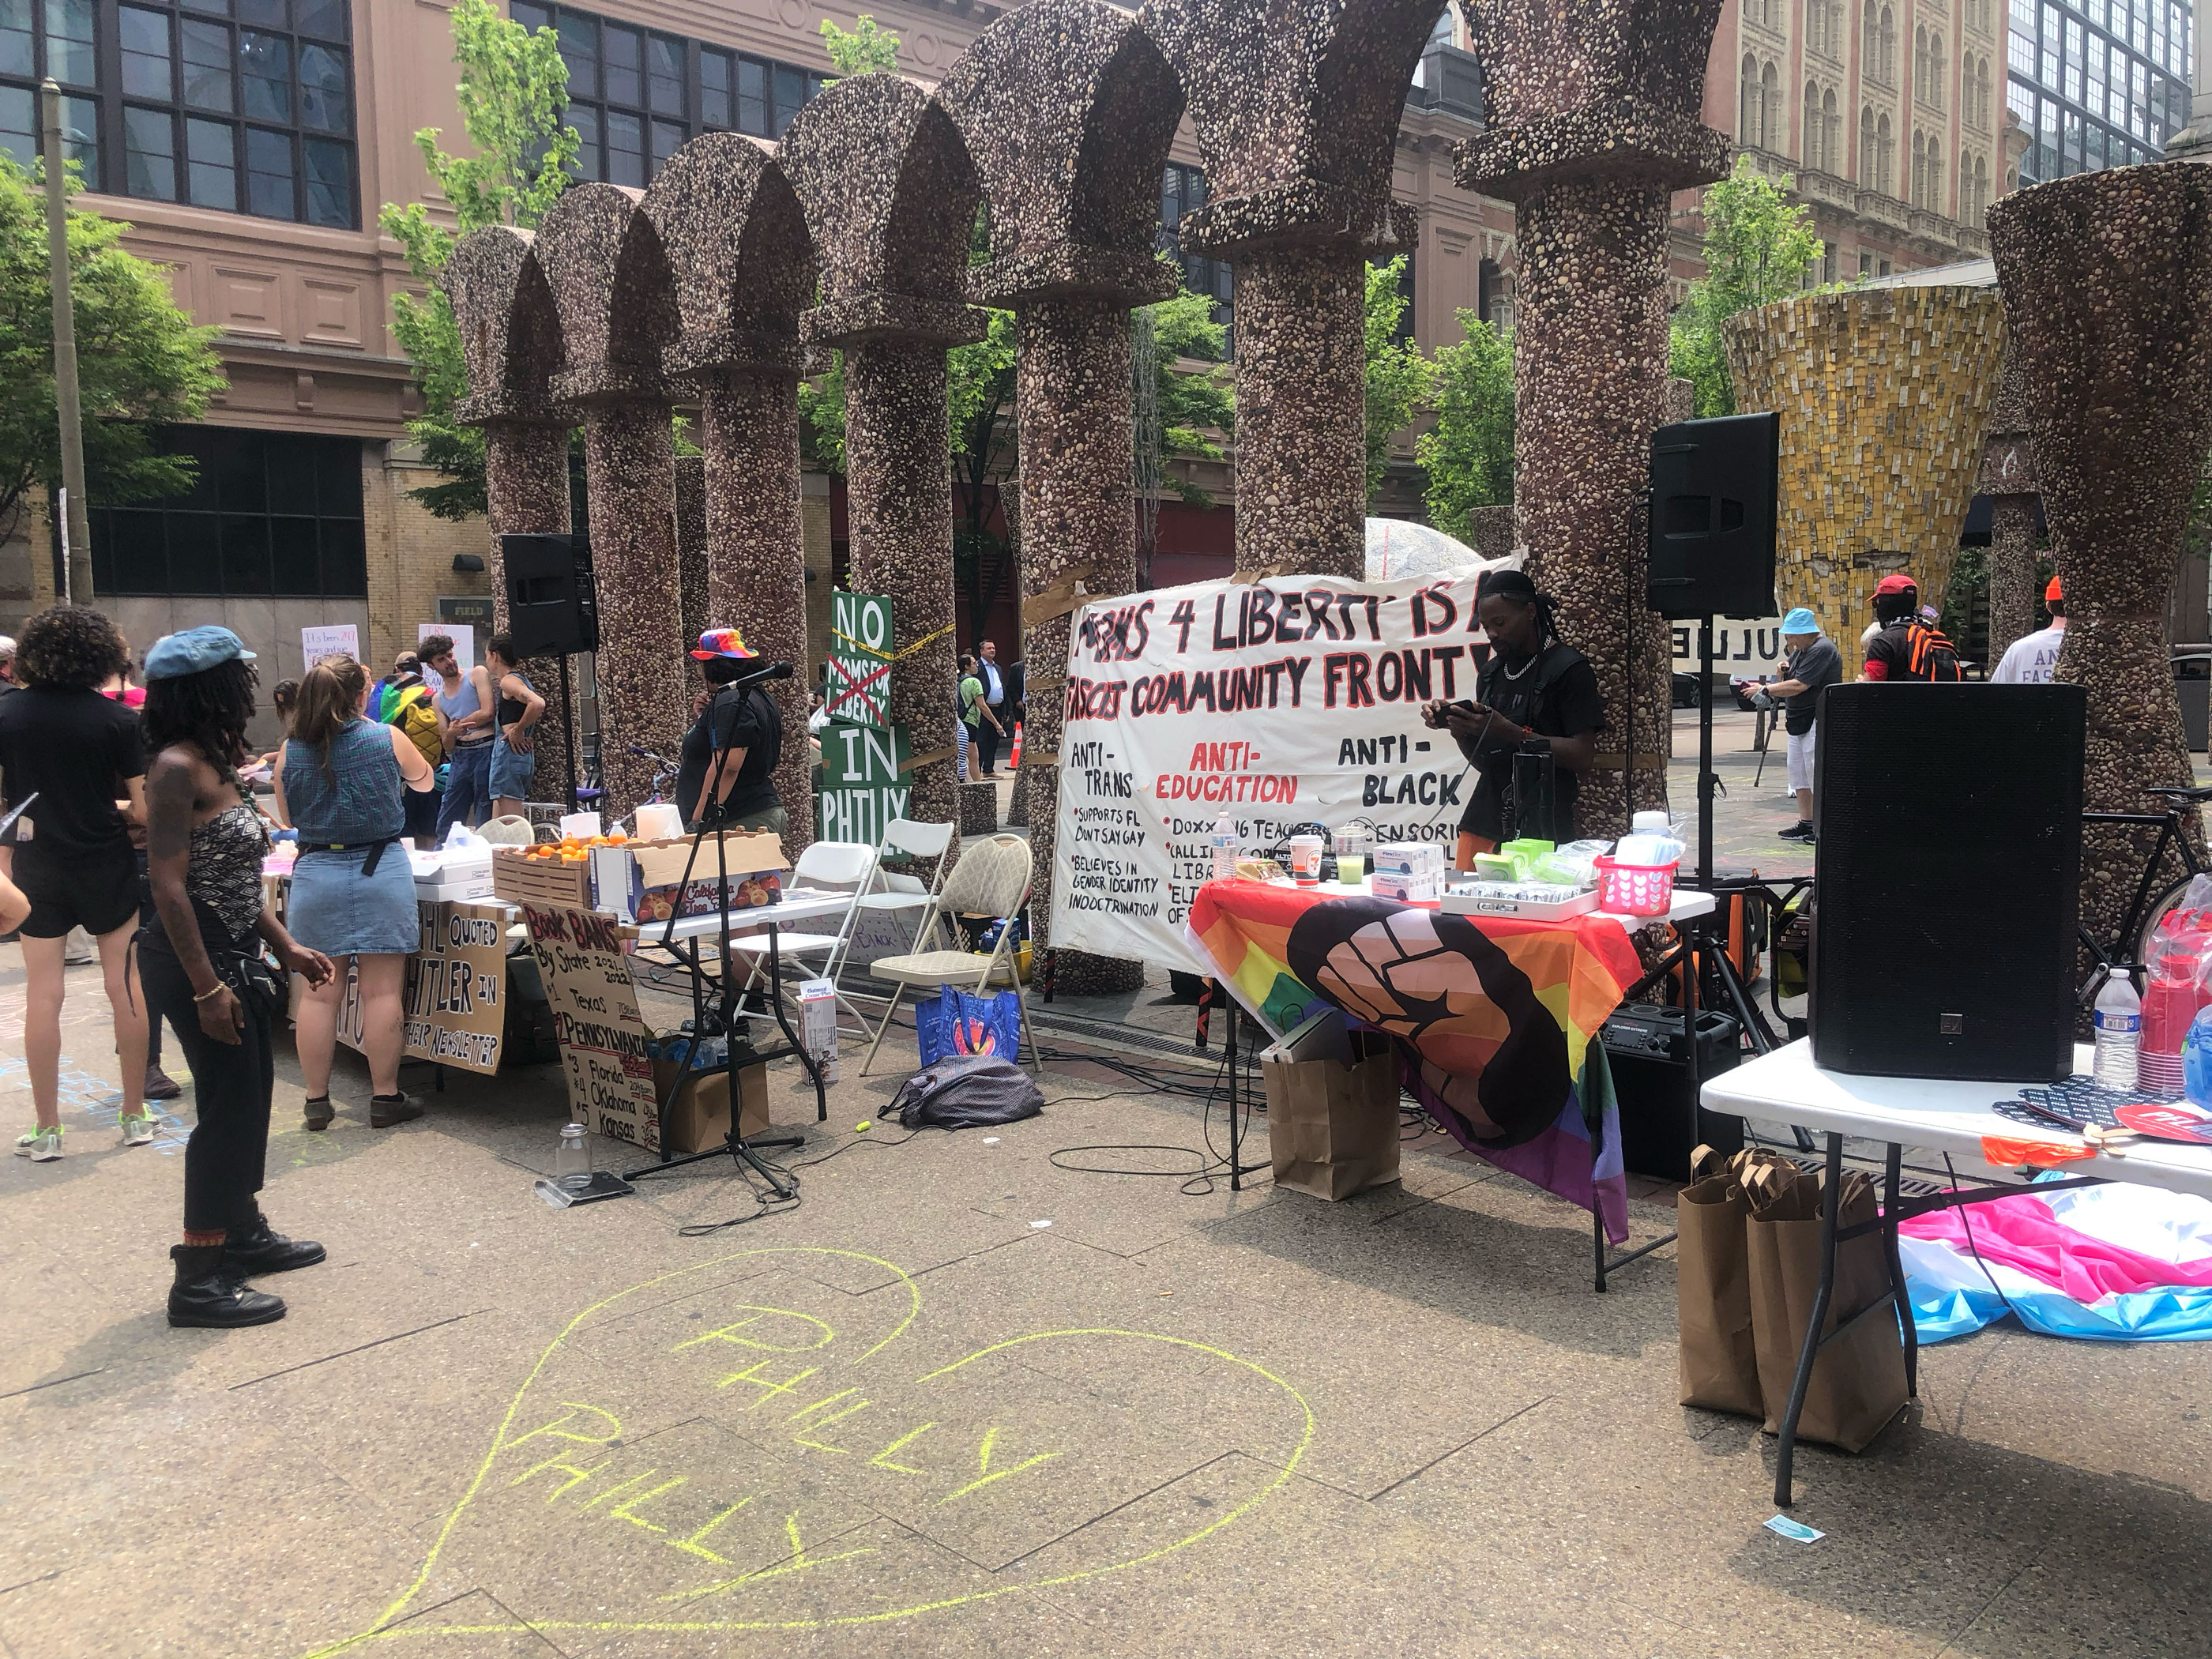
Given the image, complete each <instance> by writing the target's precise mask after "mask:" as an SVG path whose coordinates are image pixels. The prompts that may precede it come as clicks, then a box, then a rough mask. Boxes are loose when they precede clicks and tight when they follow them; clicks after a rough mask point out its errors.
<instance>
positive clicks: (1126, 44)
mask: <svg viewBox="0 0 2212 1659" xmlns="http://www.w3.org/2000/svg"><path fill="white" fill-rule="evenodd" d="M937 102H938V104H939V106H941V107H942V108H943V109H944V110H945V113H946V114H947V115H948V116H949V117H950V118H951V121H952V124H953V125H954V126H955V127H957V128H958V129H959V131H960V134H961V137H962V138H963V142H964V143H966V145H967V148H968V152H969V155H970V156H971V157H972V158H973V160H974V161H975V167H976V172H977V174H978V183H979V184H980V185H981V189H982V191H983V195H984V198H985V200H986V201H987V204H989V209H990V237H991V265H990V267H989V269H988V270H987V273H985V274H984V276H983V278H982V287H983V289H985V290H987V292H989V293H990V294H993V295H1000V296H1005V295H1012V294H1018V293H1021V292H1024V291H1028V290H1032V289H1039V288H1045V287H1050V288H1060V289H1065V288H1068V287H1071V286H1073V287H1078V288H1080V287H1085V286H1091V285H1096V284H1098V283H1105V284H1107V285H1109V286H1111V287H1115V288H1119V287H1125V286H1127V285H1128V284H1130V283H1134V284H1135V285H1136V286H1138V287H1139V288H1142V289H1146V290H1147V291H1149V290H1150V289H1152V287H1153V286H1154V285H1155V284H1156V283H1157V282H1158V271H1157V270H1156V269H1155V267H1156V265H1157V261H1156V259H1155V257H1154V254H1153V252H1152V246H1153V239H1154V235H1155V234H1156V232H1157V230H1158V222H1159V193H1158V192H1159V177H1160V168H1161V167H1162V166H1163V165H1164V163H1165V161H1166V159H1167V153H1168V146H1169V144H1170V142H1171V141H1172V140H1173V139H1174V137H1175V129H1176V123H1177V122H1178V121H1179V120H1180V119H1181V118H1182V107H1183V94H1182V85H1181V83H1180V82H1177V80H1176V76H1175V71H1174V70H1171V69H1170V68H1169V67H1168V64H1167V60H1166V59H1165V58H1163V57H1161V55H1160V52H1159V48H1158V46H1156V45H1155V44H1154V43H1153V41H1152V39H1151V38H1150V37H1149V36H1147V35H1146V34H1145V33H1143V32H1142V31H1140V30H1139V29H1138V28H1137V27H1136V26H1135V24H1134V23H1133V21H1131V20H1130V19H1129V18H1128V17H1127V15H1125V14H1123V13H1121V12H1117V11H1115V10H1114V9H1111V8H1110V7H1108V6H1104V5H1101V4H1098V3H1097V0H1031V3H1030V4H1028V5H1024V6H1023V7H1022V8H1020V9H1018V10H1017V11H1013V12H1010V13H1008V14H1006V15H1004V16H1001V17H1000V18H998V19H997V20H996V21H994V22H993V23H992V24H991V25H990V26H989V27H987V28H986V29H985V30H984V31H983V32H982V33H981V34H980V35H978V36H977V37H976V38H975V42H974V43H973V44H972V45H971V46H969V48H968V50H967V51H966V52H963V53H962V54H961V55H960V58H959V59H958V61H957V62H956V63H955V64H953V65H952V68H951V70H950V71H949V72H948V73H947V74H946V76H945V80H944V81H943V82H942V83H941V84H939V87H938V89H937ZM1055 251H1057V252H1055ZM1040 262H1042V264H1041V263H1040ZM1046 265H1056V266H1057V267H1058V268H1057V269H1046V268H1045V266H1046ZM1079 267H1080V269H1079Z"/></svg>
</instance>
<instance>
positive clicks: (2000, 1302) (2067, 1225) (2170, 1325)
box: [1898, 1182, 2212, 1342]
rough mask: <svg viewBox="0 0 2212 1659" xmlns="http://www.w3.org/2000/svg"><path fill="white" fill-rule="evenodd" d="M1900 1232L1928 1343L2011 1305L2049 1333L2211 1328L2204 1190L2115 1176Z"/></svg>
mask: <svg viewBox="0 0 2212 1659" xmlns="http://www.w3.org/2000/svg"><path fill="white" fill-rule="evenodd" d="M1898 1249H1899V1254H1900V1255H1902V1257H1903V1259H1904V1262H1905V1280H1906V1285H1907V1287H1908V1288H1909V1290H1910V1291H1911V1296H1912V1316H1913V1322H1914V1324H1915V1325H1916V1327H1917V1328H1918V1330H1919V1333H1920V1340H1922V1341H1923V1342H1940V1341H1942V1340H1943V1339H1944V1338H1945V1337H1948V1336H1962V1335H1964V1334H1966V1333H1967V1332H1968V1331H1976V1330H1979V1329H1980V1328H1982V1327H1983V1326H1984V1325H1987V1324H1990V1323H1991V1322H1993V1321H1996V1320H1999V1319H2002V1318H2003V1317H2004V1316H2005V1314H2006V1312H2007V1311H2008V1310H2009V1311H2011V1312H2013V1313H2015V1314H2017V1315H2018V1316H2019V1317H2020V1322H2021V1323H2022V1324H2023V1325H2025V1326H2027V1328H2028V1329H2030V1330H2032V1331H2040V1332H2042V1333H2044V1334H2045V1335H2047V1336H2076V1337H2089V1338H2093V1339H2095V1340H2103V1341H2112V1342H2189V1341H2199V1340H2203V1339H2204V1338H2206V1337H2212V1201H2207V1200H2204V1199H2201V1198H2193V1197H2191V1196H2189V1195H2188V1194H2182V1193H2170V1192H2167V1191H2166V1190H2164V1189H2163V1188H2156V1187H2136V1186H2130V1185H2127V1184H2125V1183H2124V1182H2113V1183H2112V1184H2110V1185H2107V1186H2102V1187H2081V1188H2074V1189H2073V1190H2071V1191H2068V1192H2063V1193H2053V1194H2051V1195H2050V1196H2049V1197H2047V1198H2046V1197H2042V1196H2039V1195H2038V1194H2034V1193H2032V1192H2030V1193H2023V1194H2021V1196H2019V1197H2017V1198H2002V1199H1998V1200H1995V1201H1993V1202H1991V1203H1988V1204H1977V1205H1974V1206H1972V1208H1971V1209H1968V1210H1966V1211H1963V1212H1962V1211H1959V1210H1940V1211H1937V1212H1935V1213H1933V1214H1931V1215H1924V1216H1920V1217H1917V1218H1914V1219H1913V1220H1911V1221H1908V1222H1906V1223H1905V1225H1903V1226H1902V1227H1900V1228H1899V1240H1898ZM1976 1255H1979V1256H1980V1258H1981V1261H1980V1263H1979V1264H1977V1262H1976V1261H1975V1256H1976ZM1984 1267H1986V1268H1987V1269H1988V1271H1987V1272H1986V1273H1984V1271H1983V1269H1984ZM1991 1279H1995V1280H1996V1284H1995V1285H1991V1283H1990V1280H1991Z"/></svg>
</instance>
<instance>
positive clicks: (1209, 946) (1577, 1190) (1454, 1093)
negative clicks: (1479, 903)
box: [1186, 880, 1642, 1243]
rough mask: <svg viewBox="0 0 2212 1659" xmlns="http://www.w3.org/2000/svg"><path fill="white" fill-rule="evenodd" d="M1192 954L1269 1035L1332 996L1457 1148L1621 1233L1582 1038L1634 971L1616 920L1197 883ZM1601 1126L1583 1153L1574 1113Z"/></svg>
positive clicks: (1611, 1143)
mask: <svg viewBox="0 0 2212 1659" xmlns="http://www.w3.org/2000/svg"><path fill="white" fill-rule="evenodd" d="M1186 931H1187V933H1188V935H1189V938H1190V941H1191V944H1192V945H1193V947H1194V949H1195V950H1196V951H1197V952H1198V954H1199V956H1200V957H1201V958H1202V959H1204V960H1206V961H1207V962H1210V963H1212V966H1213V971H1214V975H1215V977H1216V978H1218V980H1220V981H1221V982H1222V983H1223V984H1225V986H1227V987H1229V989H1230V990H1231V994H1234V995H1235V996H1236V998H1237V1001H1238V1002H1240V1003H1241V1004H1243V1006H1244V1007H1245V1008H1247V1009H1249V1011H1250V1012H1252V1014H1253V1015H1254V1017H1255V1018H1257V1019H1258V1020H1259V1021H1260V1022H1261V1024H1263V1025H1264V1026H1266V1027H1267V1029H1268V1030H1270V1031H1272V1032H1273V1034H1274V1035H1275V1036H1283V1035H1284V1034H1285V1033H1286V1032H1288V1031H1289V1030H1291V1029H1292V1028H1294V1027H1295V1026H1297V1024H1300V1022H1302V1021H1303V1020H1304V1019H1306V1018H1309V1017H1310V1015H1312V1014H1314V1013H1316V1012H1319V1011H1320V1010H1322V1009H1323V1008H1335V1009H1338V1010H1340V1011H1341V1012H1344V1013H1346V1014H1348V1015H1350V1016H1351V1017H1352V1018H1354V1019H1356V1020H1358V1021H1359V1022H1360V1023H1361V1024H1364V1025H1368V1026H1371V1027H1373V1028H1374V1029H1375V1030H1380V1031H1383V1032H1387V1033H1388V1034H1389V1036H1393V1037H1395V1038H1396V1039H1397V1042H1398V1052H1399V1056H1400V1069H1401V1073H1403V1076H1404V1079H1405V1084H1406V1087H1407V1089H1408V1090H1409V1091H1412V1093H1413V1096H1414V1097H1415V1098H1416V1099H1418V1100H1419V1101H1420V1103H1422V1105H1423V1106H1425V1108H1427V1109H1428V1111H1429V1114H1430V1115H1431V1116H1432V1117H1434V1118H1435V1119H1436V1121H1437V1122H1438V1123H1439V1124H1441V1125H1442V1126H1443V1128H1444V1130H1445V1131H1446V1132H1447V1133H1449V1134H1450V1135H1451V1137H1452V1138H1453V1139H1455V1140H1457V1141H1458V1142H1459V1143H1460V1145H1461V1146H1464V1147H1466V1148H1467V1149H1468V1151H1469V1152H1474V1153H1475V1154H1476V1155H1477V1156H1479V1157H1481V1158H1486V1159H1488V1160H1489V1161H1490V1162H1492V1163H1493V1164H1497V1165H1498V1167H1499V1168H1500V1169H1502V1170H1507V1171H1509V1172H1510V1173H1511V1174H1514V1175H1517V1176H1521V1177H1522V1179H1524V1180H1526V1181H1529V1182H1534V1184H1535V1185H1537V1186H1539V1187H1541V1188H1544V1189H1545V1190H1546V1191H1547V1192H1551V1193H1555V1194H1558V1195H1559V1197H1561V1198H1565V1199H1567V1200H1570V1201H1571V1202H1573V1203H1576V1204H1579V1205H1581V1206H1583V1208H1584V1209H1595V1210H1596V1211H1597V1212H1599V1213H1600V1214H1601V1215H1602V1216H1603V1217H1604V1218H1605V1225H1606V1232H1607V1236H1608V1237H1611V1238H1612V1239H1613V1242H1614V1243H1620V1241H1622V1240H1623V1239H1625V1238H1626V1237H1628V1194H1627V1188H1626V1180H1625V1177H1624V1175H1623V1171H1622V1167H1621V1162H1620V1116H1619V1113H1618V1111H1617V1110H1616V1109H1615V1108H1614V1105H1613V1088H1612V1083H1611V1079H1610V1075H1609V1073H1607V1070H1606V1067H1605V1049H1604V1045H1603V1044H1601V1043H1598V1044H1595V1045H1594V1044H1593V1041H1592V1040H1593V1039H1594V1038H1595V1036H1597V1034H1598V1030H1599V1028H1600V1027H1601V1026H1602V1025H1603V1024H1605V1021H1606V1018H1607V1016H1608V1015H1610V1014H1611V1013H1612V1012H1613V1009H1614V1008H1616V1007H1618V1006H1620V994H1621V993H1622V992H1623V991H1624V990H1626V988H1627V987H1629V986H1631V985H1632V984H1634V983H1635V982H1636V981H1637V979H1638V977H1639V976H1640V975H1641V972H1642V969H1641V967H1640V965H1639V964H1638V961H1637V957H1636V952H1635V950H1634V948H1633V947H1632V945H1630V944H1629V942H1628V938H1627V935H1626V933H1623V931H1622V930H1621V928H1620V926H1619V925H1618V924H1617V923H1614V922H1612V921H1600V920H1598V919H1596V918H1595V917H1589V916H1577V917H1574V918H1572V919H1571V920H1570V921H1564V922H1556V921H1515V920H1513V919H1510V918H1507V917H1496V916H1486V917H1484V918H1482V920H1481V921H1480V923H1479V924H1478V923H1477V922H1476V921H1475V920H1474V918H1473V917H1471V916H1461V915H1443V914H1441V913H1440V912H1438V911H1437V910H1436V909H1434V908H1427V907H1423V906H1419V905H1411V904H1401V903H1398V902H1395V900H1391V899H1384V898H1376V897H1373V896H1357V895H1356V896H1325V895H1322V894H1320V893H1316V892H1314V891H1313V890H1310V889H1308V890H1300V889H1298V888H1295V887H1282V886H1277V885H1274V884H1270V883H1266V882H1255V881H1243V880H1237V881H1218V882H1209V883H1207V884H1206V885H1205V886H1203V887H1201V888H1200V889H1199V891H1198V895H1197V897H1196V898H1195V899H1194V902H1192V905H1191V912H1190V920H1189V921H1188V924H1187V925H1186ZM1592 1116H1595V1117H1596V1118H1597V1119H1598V1121H1601V1123H1602V1124H1603V1126H1604V1132H1605V1152H1604V1156H1603V1158H1601V1160H1600V1162H1599V1164H1598V1167H1597V1168H1596V1170H1595V1171H1593V1170H1592V1169H1591V1167H1590V1129H1589V1118H1590V1117H1592Z"/></svg>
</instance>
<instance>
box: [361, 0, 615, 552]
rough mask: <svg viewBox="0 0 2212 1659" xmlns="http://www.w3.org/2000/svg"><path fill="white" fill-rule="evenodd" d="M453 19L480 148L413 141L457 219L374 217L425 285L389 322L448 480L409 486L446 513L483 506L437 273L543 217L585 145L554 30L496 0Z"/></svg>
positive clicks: (402, 213) (422, 438)
mask: <svg viewBox="0 0 2212 1659" xmlns="http://www.w3.org/2000/svg"><path fill="white" fill-rule="evenodd" d="M453 61H454V62H455V63H456V64H459V65H460V70H461V78H460V82H459V86H458V87H456V88H455V91H456V92H457V94H459V100H460V106H461V126H462V131H465V133H466V134H467V135H468V138H469V142H470V143H471V144H473V145H474V146H475V147H476V154H475V155H467V156H459V155H447V153H446V151H445V150H444V149H442V148H441V146H440V144H439V143H438V140H439V137H440V136H441V134H440V131H439V130H438V129H437V128H436V127H425V128H423V129H422V131H420V132H417V133H416V135H415V145H416V149H419V150H421V151H422V161H423V165H424V166H425V167H428V169H429V173H430V177H431V179H432V180H433V181H434V182H435V184H436V185H437V186H438V190H439V191H440V193H441V195H443V196H444V197H445V198H446V202H447V205H448V206H449V207H450V208H451V209H452V210H453V223H452V224H451V225H447V224H445V223H443V222H441V221H438V220H434V219H432V218H431V216H430V214H429V211H428V209H427V208H426V207H425V206H424V205H423V204H422V203H420V202H410V203H408V204H406V205H405V206H404V207H402V206H399V205H398V204H393V203H390V202H387V203H386V204H385V205H384V209H383V211H382V212H380V214H379V215H378V216H377V219H378V222H379V223H380V225H381V226H382V227H383V228H384V232H385V234H386V235H388V236H390V237H392V238H393V239H394V240H397V241H398V244H399V246H400V251H401V252H402V253H403V254H404V256H405V257H406V260H407V269H408V271H409V272H410V275H412V276H413V277H414V278H415V280H416V282H418V283H422V285H423V287H424V289H425V292H424V294H423V295H422V298H420V299H417V298H416V297H415V296H414V295H407V294H402V295H397V296H395V297H394V298H393V300H392V332H393V333H394V334H396V335H397V336H398V339H399V345H400V349H402V350H404V352H406V354H407V356H408V359H409V361H410V362H412V363H413V364H414V365H415V368H416V372H417V373H418V374H420V375H421V377H422V414H421V415H420V416H418V417H416V419H415V420H412V421H410V422H408V423H407V429H408V431H409V433H410V435H412V436H413V437H414V439H415V441H416V442H417V443H418V444H420V445H421V446H422V458H423V459H425V460H426V461H428V462H429V464H430V465H433V466H435V467H436V468H437V469H438V470H439V471H441V472H442V473H444V474H445V475H446V478H445V482H443V483H435V484H431V485H428V486H427V487H425V488H423V489H412V490H410V491H408V494H409V495H411V496H413V497H414V498H415V499H416V501H420V502H422V504H423V505H424V506H425V507H428V508H429V509H430V511H431V512H432V513H435V515H436V516H438V517H439V518H441V519H466V518H471V517H473V516H475V515H476V514H477V513H482V512H483V510H484V477H483V468H484V459H483V457H484V440H483V428H480V427H467V426H459V425H457V424H455V423H454V421H453V405H454V404H456V403H458V402H459V400H460V399H461V398H465V397H466V396H467V395H468V389H469V385H468V374H467V372H466V370H465V368H464V367H463V365H462V360H461V335H460V330H459V327H458V325H456V324H455V323H454V321H453V306H452V304H451V303H450V302H449V301H447V298H446V296H445V294H444V293H443V292H442V291H441V289H439V287H438V283H437V279H438V274H439V272H441V270H444V269H445V268H446V261H447V259H448V258H451V257H452V256H453V246H454V245H455V244H456V243H457V242H459V240H460V239H461V238H462V237H464V236H466V235H468V234H470V233H471V232H472V231H477V230H482V229H483V228H486V227H488V226H491V225H513V226H517V227H520V228H530V227H532V226H534V225H536V224H537V223H538V221H539V220H541V219H543V218H544V216H545V214H546V212H547V210H549V209H550V208H551V207H552V205H553V203H554V200H555V198H556V197H558V196H559V195H560V194H561V191H562V188H563V187H564V186H565V185H567V184H568V169H569V167H570V166H571V165H572V164H573V163H574V161H575V159H576V152H577V150H578V149H579V148H580V141H579V140H578V138H577V136H576V130H575V129H574V127H571V126H568V125H564V124H563V123H562V118H561V115H562V111H563V110H564V109H566V108H567V107H568V65H567V64H564V63H562V60H561V49H560V42H559V40H558V39H557V37H556V35H555V34H554V33H553V31H552V30H551V29H539V30H538V31H537V33H534V34H533V33H531V32H530V31H528V30H527V29H525V28H524V27H522V25H521V24H520V23H513V22H509V21H507V19H506V18H504V17H501V15H499V13H498V12H497V11H496V10H495V9H494V8H493V6H492V5H491V3H490V0H458V3H456V4H455V5H454V7H453Z"/></svg>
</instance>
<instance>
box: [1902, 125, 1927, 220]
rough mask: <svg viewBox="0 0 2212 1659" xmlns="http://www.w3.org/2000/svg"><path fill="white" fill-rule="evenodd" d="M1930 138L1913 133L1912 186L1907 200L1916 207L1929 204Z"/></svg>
mask: <svg viewBox="0 0 2212 1659" xmlns="http://www.w3.org/2000/svg"><path fill="white" fill-rule="evenodd" d="M1927 191H1928V140H1927V138H1926V137H1923V135H1922V134H1920V133H1918V132H1915V133H1914V134H1913V135H1912V188H1911V192H1910V193H1909V194H1908V195H1907V196H1906V197H1905V200H1906V201H1908V202H1910V203H1911V204H1912V205H1913V206H1915V207H1925V206H1926V205H1927V201H1926V199H1925V198H1926V196H1927Z"/></svg>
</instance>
